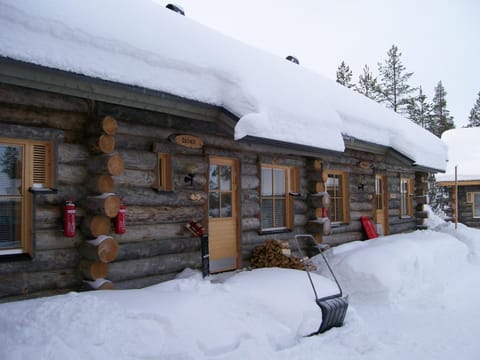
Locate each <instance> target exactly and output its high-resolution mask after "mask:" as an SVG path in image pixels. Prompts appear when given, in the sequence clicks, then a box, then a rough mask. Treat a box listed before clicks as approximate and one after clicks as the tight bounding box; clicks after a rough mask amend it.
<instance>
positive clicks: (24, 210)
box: [0, 137, 55, 257]
mask: <svg viewBox="0 0 480 360" xmlns="http://www.w3.org/2000/svg"><path fill="white" fill-rule="evenodd" d="M0 145H7V146H8V145H12V146H20V147H22V165H21V171H22V178H21V191H20V195H0V197H1V198H6V199H8V198H13V197H14V198H20V199H21V205H20V206H21V211H20V225H19V229H20V244H19V246H12V247H6V248H0V256H8V255H20V254H28V255H30V256H31V257H33V252H34V236H33V230H32V229H33V228H34V224H33V222H34V221H35V219H34V216H33V211H34V204H33V201H34V195H33V191H34V192H41V191H45V190H51V188H52V187H53V184H54V178H55V176H54V170H55V169H54V143H53V142H52V141H46V140H32V139H18V138H6V137H5V138H4V137H0ZM39 154H43V155H39ZM39 166H40V167H39ZM40 180H42V182H40Z"/></svg>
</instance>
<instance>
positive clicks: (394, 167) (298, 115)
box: [0, 0, 446, 301]
mask: <svg viewBox="0 0 480 360" xmlns="http://www.w3.org/2000/svg"><path fill="white" fill-rule="evenodd" d="M107 3H108V2H106V3H105V4H107ZM52 4H55V11H52V9H47V8H45V7H42V5H41V4H37V3H35V2H28V1H19V2H14V3H12V4H11V5H9V6H6V5H3V4H2V5H0V6H1V7H2V8H1V10H2V14H4V15H5V16H2V17H0V27H1V28H2V29H3V30H2V37H1V38H0V129H1V135H0V167H1V168H0V199H1V203H0V301H12V300H17V299H24V298H32V297H39V296H47V295H52V294H59V293H65V292H68V291H72V290H74V291H77V290H82V289H85V288H88V289H111V288H115V289H130V288H140V287H145V286H149V285H152V284H155V283H158V282H161V281H166V280H169V279H172V278H174V277H175V276H176V275H177V274H178V273H179V272H181V271H183V270H184V269H186V268H193V269H202V271H203V272H204V274H205V273H207V274H208V273H217V272H223V271H231V270H236V269H243V268H248V266H249V259H250V256H251V253H252V249H253V248H254V247H255V246H257V245H259V244H263V243H264V242H265V241H266V240H271V239H275V240H286V241H288V240H291V239H292V238H293V236H294V235H295V234H298V233H310V234H313V235H314V236H315V238H316V239H317V241H318V242H323V243H326V244H330V245H333V246H334V245H338V244H343V243H346V242H351V241H357V240H364V239H366V236H365V233H364V231H363V229H362V225H361V222H360V217H361V216H368V217H369V218H371V219H372V220H373V221H374V222H375V224H376V225H377V229H378V231H379V232H380V233H381V234H384V235H386V234H395V233H400V232H407V231H413V230H415V229H417V228H419V227H421V226H422V217H423V215H422V214H423V209H422V205H423V204H424V203H425V192H426V177H427V175H428V174H429V173H432V172H438V171H444V170H445V166H446V147H445V145H444V144H443V143H442V142H441V141H440V140H439V139H438V138H436V137H434V136H433V135H431V134H430V133H428V132H427V131H425V130H423V129H422V128H420V127H418V126H416V125H415V124H413V123H412V122H411V121H409V120H407V119H405V118H403V117H401V116H400V115H398V114H396V113H394V112H392V111H390V110H388V109H386V108H384V107H383V106H381V105H378V104H376V103H374V102H372V101H370V100H368V99H367V98H365V97H363V96H362V95H359V94H358V93H355V92H353V91H351V90H349V89H347V88H345V87H342V86H340V85H338V84H336V83H335V82H333V81H331V80H328V79H326V78H324V77H323V76H321V75H319V74H317V73H315V72H313V71H310V70H308V69H305V68H303V67H302V66H301V65H300V64H299V62H298V60H297V61H296V62H292V61H288V60H286V59H284V58H279V57H277V56H274V55H272V54H268V53H266V52H263V51H261V50H258V49H254V48H251V47H249V46H247V45H245V44H243V43H240V42H238V41H236V40H233V39H231V38H228V37H226V36H224V35H222V34H220V33H217V32H215V31H213V30H211V29H208V28H206V27H204V26H201V25H200V24H197V23H195V22H193V21H192V20H190V19H188V17H185V16H182V15H181V14H179V13H176V12H173V11H171V10H169V9H166V8H164V7H162V6H160V5H158V4H155V3H153V2H150V1H148V2H147V1H137V2H135V4H134V5H133V7H132V8H128V4H125V3H122V5H118V6H124V7H126V8H125V9H123V10H124V11H118V12H116V14H115V15H112V13H111V9H110V8H109V7H108V6H106V5H105V6H104V5H100V4H99V3H98V2H96V1H93V0H86V1H84V2H81V4H80V3H78V4H77V3H75V4H71V3H68V4H64V3H63V2H62V1H60V0H52ZM102 4H104V3H103V2H102ZM132 18H133V19H134V21H133V22H134V23H135V24H136V26H135V27H134V28H132V27H130V26H125V24H129V23H132ZM139 19H141V20H139ZM290 193H298V194H301V196H297V197H293V196H290V195H289V194H290ZM121 209H124V210H125V211H126V225H125V228H124V232H122V231H119V229H118V228H117V227H118V221H119V214H120V210H121ZM187 224H193V225H197V224H198V225H200V226H202V227H203V229H204V235H203V236H192V233H191V232H190V231H189V230H188V229H187V227H186V225H187ZM200 230H202V229H200ZM199 235H200V234H199Z"/></svg>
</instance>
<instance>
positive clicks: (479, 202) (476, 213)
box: [472, 192, 480, 218]
mask: <svg viewBox="0 0 480 360" xmlns="http://www.w3.org/2000/svg"><path fill="white" fill-rule="evenodd" d="M472 207H473V217H474V218H480V192H476V193H473V204H472Z"/></svg>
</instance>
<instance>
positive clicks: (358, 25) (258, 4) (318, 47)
mask: <svg viewBox="0 0 480 360" xmlns="http://www.w3.org/2000/svg"><path fill="white" fill-rule="evenodd" d="M155 1H156V2H158V3H160V4H163V5H165V4H167V3H168V1H163V0H155ZM173 3H175V4H178V5H181V6H182V7H183V8H184V10H185V13H186V16H187V17H190V18H192V19H194V20H196V21H198V22H200V23H202V24H204V25H207V26H209V27H212V28H214V29H216V30H219V31H221V32H223V33H225V34H227V35H229V36H232V37H234V38H236V39H239V40H242V41H243V42H245V43H247V44H250V45H253V46H255V47H258V48H261V49H264V50H267V51H269V52H271V53H274V54H276V55H279V56H281V57H285V56H287V55H294V56H296V57H297V58H298V59H299V60H300V64H301V66H305V67H308V68H310V69H313V70H315V71H317V72H319V73H321V74H323V75H325V76H327V77H330V78H332V79H335V76H336V75H335V73H336V70H337V67H338V65H339V64H340V62H341V61H342V60H344V61H345V62H346V63H347V65H349V66H350V68H351V69H352V71H353V80H354V82H357V80H358V76H359V75H360V73H361V71H362V68H363V66H364V65H365V64H368V65H369V67H370V69H371V70H372V71H373V72H374V74H375V75H377V73H378V71H377V67H378V66H377V63H378V62H380V61H383V60H385V59H386V56H387V55H386V54H387V51H388V50H389V49H390V48H391V46H392V44H395V45H397V46H398V48H399V50H400V52H402V59H403V64H404V65H405V67H406V69H407V71H409V72H414V75H413V76H412V77H411V79H410V84H411V85H412V86H419V85H421V86H422V87H423V91H424V93H425V94H426V95H427V96H428V98H429V101H431V100H432V97H433V89H434V87H435V86H436V84H437V83H438V81H439V80H441V81H442V83H443V85H444V87H445V90H446V91H447V107H448V109H449V110H450V113H451V115H453V116H454V118H455V124H456V126H457V127H460V126H463V125H465V124H466V123H467V118H468V113H469V112H470V109H471V108H472V107H473V104H474V102H475V100H476V98H477V94H478V92H479V91H480V69H479V67H480V1H479V0H451V1H448V0H397V1H391V0H174V1H173ZM172 36H174V35H173V34H172Z"/></svg>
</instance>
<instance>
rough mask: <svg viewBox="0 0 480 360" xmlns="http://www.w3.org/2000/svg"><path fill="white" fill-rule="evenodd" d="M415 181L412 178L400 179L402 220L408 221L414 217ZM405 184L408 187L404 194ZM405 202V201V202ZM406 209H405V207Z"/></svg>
mask: <svg viewBox="0 0 480 360" xmlns="http://www.w3.org/2000/svg"><path fill="white" fill-rule="evenodd" d="M413 180H414V179H412V178H406V177H402V178H400V218H402V219H406V218H411V217H412V216H413V191H414V190H413V184H414V183H413ZM404 184H406V185H407V188H406V190H407V191H406V192H404V191H403V190H404ZM403 200H404V201H403ZM403 204H405V205H406V208H404V206H405V205H403Z"/></svg>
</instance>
